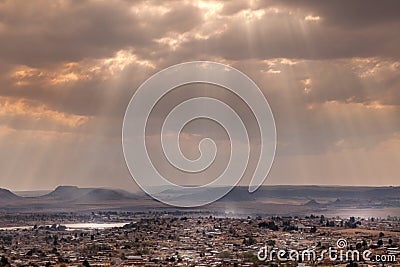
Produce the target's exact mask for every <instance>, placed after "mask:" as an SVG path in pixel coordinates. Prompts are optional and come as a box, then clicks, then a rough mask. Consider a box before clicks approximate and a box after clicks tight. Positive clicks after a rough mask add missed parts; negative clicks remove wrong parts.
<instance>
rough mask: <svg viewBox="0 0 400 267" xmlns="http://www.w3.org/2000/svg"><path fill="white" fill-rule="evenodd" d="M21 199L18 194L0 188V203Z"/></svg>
mask: <svg viewBox="0 0 400 267" xmlns="http://www.w3.org/2000/svg"><path fill="white" fill-rule="evenodd" d="M21 199H23V198H22V197H20V196H17V195H16V194H14V193H12V192H11V191H10V190H7V189H3V188H0V201H1V203H5V202H12V201H17V200H21Z"/></svg>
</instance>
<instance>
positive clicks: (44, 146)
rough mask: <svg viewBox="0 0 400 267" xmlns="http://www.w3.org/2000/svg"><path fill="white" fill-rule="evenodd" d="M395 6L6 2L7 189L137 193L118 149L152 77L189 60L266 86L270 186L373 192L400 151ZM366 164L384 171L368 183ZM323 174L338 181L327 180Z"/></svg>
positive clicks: (2, 46)
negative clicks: (274, 146) (271, 124)
mask: <svg viewBox="0 0 400 267" xmlns="http://www.w3.org/2000/svg"><path fill="white" fill-rule="evenodd" d="M398 6H399V2H398V1H379V2H372V1H358V0H355V1H341V0H340V1H330V2H326V1H306V0H304V1H303V0H299V1H286V0H284V1H272V0H271V1H229V2H212V1H196V2H191V1H35V2H30V1H29V2H28V1H3V2H0V138H1V139H0V148H1V151H2V153H0V158H1V159H2V160H1V161H0V162H1V163H2V165H1V166H2V168H0V170H1V171H0V178H1V177H4V178H2V179H3V180H0V181H1V183H0V187H2V186H3V184H4V185H6V186H7V187H13V186H14V187H16V188H17V187H19V185H23V187H25V188H30V187H32V185H35V184H36V185H39V186H40V185H43V184H46V181H50V180H52V179H53V180H52V183H51V187H52V186H56V185H58V184H60V183H73V184H79V183H80V181H81V180H82V182H81V184H82V185H97V186H101V185H103V186H113V184H112V182H113V181H109V177H118V178H117V179H119V180H118V186H124V185H126V184H128V183H129V182H131V180H130V178H129V175H128V174H127V171H126V169H125V167H124V164H123V156H122V152H121V147H120V136H121V125H122V118H123V115H124V112H125V109H126V106H127V104H128V101H129V99H130V98H131V96H132V95H133V93H134V92H135V90H136V88H137V87H138V86H139V85H140V84H141V83H142V82H143V81H144V80H146V79H147V78H149V77H150V76H151V75H152V74H154V73H156V72H157V71H158V70H161V69H162V68H164V67H167V66H170V65H172V64H176V63H181V62H185V61H190V60H212V61H219V62H223V63H227V64H229V65H231V66H234V67H236V68H238V69H239V70H241V71H243V72H244V73H246V74H247V75H249V76H250V77H251V78H252V79H254V80H255V82H256V83H257V84H258V85H259V86H260V88H261V90H262V91H263V93H264V94H265V96H266V97H267V99H268V101H269V104H270V105H271V108H272V110H273V112H274V116H275V119H276V125H277V130H278V151H277V154H278V158H277V165H276V166H278V169H277V168H275V169H273V176H274V177H275V178H276V180H275V181H274V183H285V182H286V183H297V182H300V183H307V177H308V176H312V175H314V176H319V175H320V174H321V173H322V174H324V177H325V174H326V175H327V176H328V177H330V178H331V179H335V178H338V177H339V176H340V177H341V178H342V179H347V180H338V181H339V182H338V183H347V184H348V183H350V184H351V183H357V181H358V183H362V182H363V181H364V179H366V180H368V179H367V178H365V177H368V175H369V176H370V179H373V176H374V175H376V174H377V173H380V170H379V167H380V166H383V165H384V162H389V161H390V160H392V161H393V159H394V158H396V155H397V154H396V153H397V151H398V147H399V146H398V145H396V144H397V143H398V141H397V140H399V135H398V132H400V124H399V123H398V122H399V121H398V118H399V116H400V111H399V105H400V93H399V92H400V90H399V88H400V76H399V71H400V63H399V57H400V50H399V49H398V47H400V35H399V34H398V29H399V28H400V16H398V10H399V7H398ZM183 95H184V94H183ZM223 98H224V100H226V102H228V103H230V102H232V101H233V99H232V98H229V96H223ZM233 106H234V107H235V108H239V109H240V107H239V106H238V105H233ZM239 112H240V110H239ZM156 115H157V116H159V114H156ZM164 115H165V114H164ZM158 119H159V118H158ZM194 128H195V127H194ZM200 128H201V127H200ZM201 129H202V128H201ZM201 129H200V130H201ZM196 130H199V129H194V130H193V132H196ZM203 130H204V129H203ZM207 130H208V128H207V129H206V131H207ZM212 135H213V136H214V132H213V133H212ZM215 135H216V138H218V135H217V134H215ZM155 136H156V134H155ZM194 143H196V142H194ZM186 145H193V142H191V143H189V144H186ZM196 145H197V143H196V144H194V147H197V146H196ZM387 146H389V149H388V148H387ZM385 149H386V150H385ZM396 149H397V150H396ZM388 150H389V152H388V153H387V154H388V155H390V156H387V157H386V156H384V155H385V154H386V152H387V151H388ZM343 151H345V153H344V152H343ZM341 152H343V153H342V154H340V153H341ZM335 153H339V154H335ZM368 153H371V155H368ZM311 155H318V156H317V158H312V159H310V156H311ZM346 155H353V156H354V158H350V159H351V161H355V163H354V166H355V167H354V166H353V167H352V166H347V167H343V166H341V165H340V166H334V163H335V162H340V163H343V158H345V159H347V158H346ZM360 155H361V156H362V155H367V156H365V157H366V158H368V159H371V160H372V159H373V160H374V162H375V163H374V164H372V165H373V166H375V167H376V168H377V169H376V170H375V171H374V170H370V171H369V172H365V173H363V175H364V174H365V175H364V176H360V177H362V179H358V178H357V174H358V169H359V166H358V167H357V164H360V165H361V166H362V165H363V162H364V161H362V160H360V158H362V157H361V156H360ZM349 157H350V156H349ZM357 157H358V158H357ZM32 158H34V161H32ZM10 162H11V163H12V164H10ZM297 162H298V163H297ZM315 162H318V163H317V164H316V163H315ZM49 163H51V164H49ZM303 163H304V164H303ZM20 164H23V165H24V166H26V168H18V166H19V165H20ZM330 164H333V166H334V167H332V166H331V168H329V166H330ZM382 164H383V165H382ZM300 165H302V166H300ZM49 166H51V167H49ZM304 166H306V167H304ZM319 166H324V168H325V167H326V170H333V171H336V170H343V173H338V174H337V175H336V176H335V175H332V176H329V175H331V173H326V172H325V171H324V169H323V168H322V167H319ZM384 166H386V165H384ZM220 167H221V166H217V168H220ZM395 167H396V166H395ZM395 167H393V166H392V170H387V173H386V174H385V176H382V180H384V179H386V180H385V181H386V182H385V183H386V184H391V183H392V184H393V183H395V182H396V180H394V179H392V178H393V177H394V174H395V173H398V168H397V169H396V168H395ZM397 167H398V166H397ZM302 171H303V172H302ZM333 173H334V172H333ZM316 174H318V175H316ZM346 175H348V177H349V178H350V179H348V178H347V177H346ZM71 177H72V178H71ZM343 177H345V178H343ZM26 178H27V179H26ZM286 178H287V179H286ZM352 178H354V179H355V180H354V181H353V180H352ZM285 179H286V180H285ZM357 179H358V180H357ZM5 180H6V181H5ZM17 180H21V181H24V182H23V183H22V182H21V183H19V182H18V181H17ZM15 181H17V182H15ZM30 183H31V184H30ZM315 183H318V181H315ZM368 183H369V184H371V183H373V181H369V182H368ZM114 186H115V185H114Z"/></svg>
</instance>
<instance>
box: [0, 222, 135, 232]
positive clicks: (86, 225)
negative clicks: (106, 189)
mask: <svg viewBox="0 0 400 267" xmlns="http://www.w3.org/2000/svg"><path fill="white" fill-rule="evenodd" d="M125 224H128V223H127V222H123V223H66V224H61V225H64V226H65V227H67V230H85V229H107V228H114V227H122V226H124V225H125ZM46 226H51V225H46ZM32 228H33V225H24V226H10V227H0V230H21V229H32Z"/></svg>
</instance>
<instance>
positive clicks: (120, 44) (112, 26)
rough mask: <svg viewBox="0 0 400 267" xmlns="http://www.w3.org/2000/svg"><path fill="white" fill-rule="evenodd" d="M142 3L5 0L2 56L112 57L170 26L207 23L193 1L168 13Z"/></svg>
mask: <svg viewBox="0 0 400 267" xmlns="http://www.w3.org/2000/svg"><path fill="white" fill-rule="evenodd" d="M142 4H143V2H142V1H135V2H132V4H130V3H129V2H122V1H39V2H26V1H6V2H3V3H1V4H0V35H1V40H2V41H1V43H0V57H1V58H2V60H3V61H5V60H6V61H8V62H11V63H14V64H24V65H29V66H42V65H44V64H49V63H53V62H58V61H68V62H70V61H79V60H82V59H84V58H103V57H109V56H112V55H113V54H114V53H115V51H118V50H121V49H124V48H127V47H134V48H136V49H139V50H140V49H141V48H143V49H145V47H146V46H148V45H151V44H152V43H153V40H154V39H155V38H159V37H162V36H163V35H164V34H165V33H167V32H171V31H176V32H185V31H187V30H190V29H191V28H192V27H194V26H196V25H198V24H199V23H201V17H200V14H199V12H198V10H197V8H195V7H193V6H190V5H184V4H179V5H178V4H177V5H175V6H173V7H172V8H170V9H168V10H166V14H163V13H158V12H152V9H151V8H153V9H155V10H156V8H157V6H153V7H148V6H146V5H144V6H141V5H142ZM165 6H166V8H168V6H169V5H168V4H166V5H165ZM135 8H137V10H135ZM146 8H147V10H145V9H146ZM182 21H184V23H182Z"/></svg>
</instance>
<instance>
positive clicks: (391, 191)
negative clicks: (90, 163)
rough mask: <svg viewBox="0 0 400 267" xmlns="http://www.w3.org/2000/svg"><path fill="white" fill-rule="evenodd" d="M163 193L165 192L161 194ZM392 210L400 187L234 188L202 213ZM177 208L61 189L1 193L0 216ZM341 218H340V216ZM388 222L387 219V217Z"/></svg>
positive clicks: (190, 196) (397, 210) (134, 197)
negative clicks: (252, 191) (206, 211)
mask: <svg viewBox="0 0 400 267" xmlns="http://www.w3.org/2000/svg"><path fill="white" fill-rule="evenodd" d="M160 191H161V192H160ZM160 191H159V192H160V194H163V195H164V197H166V198H167V199H170V200H174V199H179V200H183V201H188V202H193V203H196V202H198V201H201V200H202V199H204V196H211V197H212V196H215V195H221V194H220V193H221V192H222V193H224V192H226V191H227V188H224V187H214V188H203V189H202V190H201V191H199V192H195V193H188V192H186V191H176V190H173V189H163V190H160ZM385 208H387V209H389V211H388V214H390V215H399V214H400V187H357V186H354V187H351V186H346V187H341V186H262V187H260V188H259V189H258V190H257V191H256V192H254V193H249V192H248V188H247V187H244V186H239V187H235V188H233V190H231V191H230V192H229V193H228V194H227V195H226V196H224V197H223V198H221V199H220V200H218V201H216V202H215V203H212V204H210V205H207V206H205V207H199V208H197V209H196V210H200V209H206V210H208V211H210V210H215V211H218V212H228V213H229V212H231V211H234V212H238V213H240V214H271V215H278V214H280V215H293V214H294V215H297V214H311V213H316V214H327V213H329V212H333V213H335V212H337V211H338V210H340V209H343V210H346V209H347V210H348V209H354V210H357V211H359V210H362V209H376V210H383V209H385ZM177 209H179V208H177V207H173V206H168V205H165V204H163V203H161V202H159V201H156V200H154V199H152V198H151V197H149V196H147V195H145V194H140V193H137V194H133V193H130V192H127V191H125V190H121V189H108V188H80V187H77V186H58V187H57V188H55V189H54V190H53V191H51V192H49V193H47V192H45V193H44V194H43V195H40V196H38V194H36V195H35V194H30V196H26V197H23V196H18V195H16V194H14V193H13V192H11V191H9V190H7V189H0V212H2V211H12V212H48V211H50V212H62V211H66V212H81V211H82V212H83V211H84V212H86V211H93V210H123V211H141V212H146V211H150V210H162V211H165V210H169V211H176V210H177ZM335 214H336V213H335ZM385 216H386V215H385Z"/></svg>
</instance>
